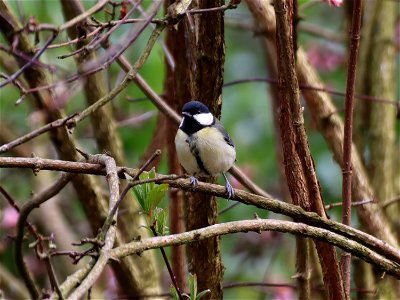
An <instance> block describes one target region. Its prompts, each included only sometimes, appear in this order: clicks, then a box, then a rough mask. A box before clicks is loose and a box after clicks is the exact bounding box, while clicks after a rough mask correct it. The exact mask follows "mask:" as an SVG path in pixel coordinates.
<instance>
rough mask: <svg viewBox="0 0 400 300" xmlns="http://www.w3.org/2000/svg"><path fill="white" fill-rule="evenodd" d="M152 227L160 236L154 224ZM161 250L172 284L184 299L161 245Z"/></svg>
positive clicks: (155, 233) (180, 297)
mask: <svg viewBox="0 0 400 300" xmlns="http://www.w3.org/2000/svg"><path fill="white" fill-rule="evenodd" d="M150 229H151V232H153V234H154V236H158V234H157V231H156V229H155V228H154V225H151V226H150ZM160 251H161V254H162V257H163V259H164V263H165V265H166V266H167V269H168V273H169V277H171V280H172V284H173V285H174V287H175V289H176V292H177V293H178V296H179V299H181V300H182V299H183V296H182V292H181V290H180V289H179V287H178V283H177V282H176V278H175V275H174V271H172V268H171V265H170V264H169V261H168V257H167V254H166V253H165V250H164V248H163V247H160Z"/></svg>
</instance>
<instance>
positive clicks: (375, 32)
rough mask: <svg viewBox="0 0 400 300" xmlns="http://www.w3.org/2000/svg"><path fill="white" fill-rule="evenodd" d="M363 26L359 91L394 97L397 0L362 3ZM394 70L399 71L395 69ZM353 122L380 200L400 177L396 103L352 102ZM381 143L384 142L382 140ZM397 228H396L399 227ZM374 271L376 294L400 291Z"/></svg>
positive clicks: (390, 194) (393, 211) (394, 218)
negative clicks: (353, 104)
mask: <svg viewBox="0 0 400 300" xmlns="http://www.w3.org/2000/svg"><path fill="white" fill-rule="evenodd" d="M364 15H365V17H364V18H365V19H366V20H368V22H366V24H367V26H366V28H365V30H364V31H363V35H362V37H363V40H362V48H361V51H363V55H362V56H361V58H360V65H361V66H363V72H362V73H360V75H361V76H360V77H359V78H358V92H359V93H362V94H365V95H369V96H375V97H379V98H385V99H395V98H396V87H395V82H396V75H397V74H398V73H396V64H395V60H396V48H395V44H394V37H395V25H396V15H397V16H398V7H397V11H396V4H395V3H390V2H388V3H386V2H385V1H374V2H368V1H367V2H366V3H365V13H364ZM397 76H398V75H397ZM355 117H356V120H357V123H356V125H357V127H356V131H355V140H356V142H357V146H358V147H359V149H360V152H361V153H366V152H368V153H369V155H368V157H364V162H365V165H366V167H367V172H368V175H369V177H370V179H371V185H372V188H373V189H374V191H375V196H376V200H377V201H379V202H380V203H383V202H385V201H387V200H390V199H392V198H394V197H395V196H396V192H395V185H396V184H397V182H398V180H399V178H398V177H397V176H396V174H398V173H399V172H398V167H399V166H398V165H397V161H396V155H395V151H396V150H395V147H396V146H395V132H396V130H395V126H396V108H395V106H393V105H387V104H383V103H379V102H369V101H363V102H361V101H358V102H357V106H356V115H355ZM383 145H384V146H383ZM396 180H397V181H396ZM399 209H400V204H399V203H397V204H393V205H392V206H391V207H390V209H386V210H384V211H383V212H384V213H386V215H387V216H388V218H389V220H390V221H391V222H392V225H394V226H393V227H394V229H395V228H396V223H397V225H398V224H399V214H398V211H399ZM397 233H399V231H397ZM379 277H380V274H379V272H378V273H377V281H378V289H379V292H380V296H381V297H383V298H387V299H392V298H393V299H394V298H398V297H400V294H399V293H400V290H397V291H396V288H394V287H395V286H396V284H397V285H398V282H394V281H392V280H390V278H385V279H384V280H381V279H380V278H379Z"/></svg>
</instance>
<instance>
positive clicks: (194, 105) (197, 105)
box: [182, 101, 210, 116]
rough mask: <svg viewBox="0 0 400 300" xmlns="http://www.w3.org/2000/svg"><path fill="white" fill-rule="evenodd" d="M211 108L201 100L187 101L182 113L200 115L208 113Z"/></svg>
mask: <svg viewBox="0 0 400 300" xmlns="http://www.w3.org/2000/svg"><path fill="white" fill-rule="evenodd" d="M209 112H210V110H209V109H208V107H207V106H205V105H204V104H203V103H201V102H199V101H190V102H187V103H185V105H184V106H183V107H182V114H183V115H190V116H194V115H198V114H208V113H209Z"/></svg>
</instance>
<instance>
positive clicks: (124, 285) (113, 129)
mask: <svg viewBox="0 0 400 300" xmlns="http://www.w3.org/2000/svg"><path fill="white" fill-rule="evenodd" d="M61 5H62V9H63V13H64V16H65V19H66V21H69V20H71V19H73V18H74V17H76V16H77V15H80V14H82V13H83V12H84V8H83V6H82V4H81V2H80V1H79V0H62V1H61ZM78 28H80V29H78ZM79 30H80V31H85V32H79ZM84 33H86V29H85V28H82V27H80V26H74V27H71V28H69V29H68V35H69V37H70V38H71V39H75V38H77V37H78V36H80V35H82V34H84ZM86 44H87V43H86V41H81V42H79V43H78V44H77V46H76V47H77V49H79V48H81V47H83V46H85V45H86ZM96 56H97V55H96V53H95V52H93V51H92V52H87V51H83V52H81V54H80V55H78V56H76V62H77V66H78V70H81V69H83V66H84V64H85V63H86V62H88V61H91V60H94V59H96ZM83 87H84V93H85V99H86V102H87V104H88V105H91V104H93V103H95V102H96V101H97V100H99V99H100V98H102V97H104V96H105V95H106V92H107V91H106V89H105V87H106V82H105V78H104V76H103V72H96V73H94V74H91V75H88V76H86V77H85V79H84V81H83ZM90 121H91V124H92V128H93V133H94V136H95V139H96V143H97V147H98V151H99V153H104V152H107V153H109V154H110V155H111V156H112V157H113V158H114V159H115V161H116V163H117V164H118V165H126V159H125V156H124V153H123V147H122V141H121V137H120V135H119V133H118V131H117V125H116V122H115V119H114V117H113V115H112V106H111V103H108V104H106V105H104V106H102V107H101V108H99V109H98V110H96V111H95V112H94V113H93V114H91V116H90ZM125 185H126V184H125V183H122V182H120V190H121V191H122V190H123V189H124V188H125ZM121 209H125V210H127V213H125V214H122V215H121V216H120V217H119V220H118V221H119V222H120V224H119V230H120V231H121V236H123V237H124V240H125V241H131V240H132V239H133V238H135V237H137V236H139V235H143V234H144V232H143V231H142V230H140V225H141V224H143V222H144V221H143V216H138V214H137V212H138V210H139V206H138V203H137V202H136V201H135V200H134V199H133V197H132V194H131V193H128V194H127V195H126V199H124V201H123V202H122V203H121ZM134 215H136V217H135V218H133V217H132V216H134ZM124 263H125V264H132V266H131V267H129V268H121V266H120V265H119V264H117V263H114V272H115V274H116V276H117V278H118V282H119V284H120V287H121V289H122V293H123V294H124V295H132V296H134V295H138V294H143V293H155V292H157V291H159V288H160V287H159V285H158V273H157V270H156V266H155V257H154V253H147V254H145V255H143V256H141V257H140V258H138V257H130V258H127V259H125V262H124ZM135 269H136V271H135V272H136V273H138V272H140V273H138V274H132V273H131V272H132V271H133V270H135Z"/></svg>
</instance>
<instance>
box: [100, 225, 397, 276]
mask: <svg viewBox="0 0 400 300" xmlns="http://www.w3.org/2000/svg"><path fill="white" fill-rule="evenodd" d="M265 230H272V231H278V232H288V233H292V234H296V235H301V236H306V237H311V238H314V239H318V240H320V241H324V242H328V243H331V244H333V245H335V246H337V247H339V248H342V249H345V250H346V251H349V252H351V253H352V254H353V255H355V256H357V257H360V258H362V259H363V260H365V261H368V262H369V263H372V264H375V265H377V266H379V267H380V268H382V269H384V270H385V271H387V272H388V274H390V275H393V276H395V277H397V278H400V268H399V267H400V265H399V264H397V263H395V262H393V261H390V260H388V259H386V258H383V257H382V256H380V255H378V254H376V253H375V252H373V251H371V250H370V249H368V248H367V247H365V246H362V245H361V244H358V243H357V242H355V241H353V240H349V239H347V238H344V237H343V236H340V235H338V234H336V233H332V232H330V231H328V230H326V229H322V228H318V227H313V226H309V225H306V224H303V223H296V222H291V221H281V220H264V219H256V220H245V221H235V222H227V223H222V224H215V225H211V226H208V227H205V228H201V229H196V230H192V231H188V232H184V233H179V234H174V235H169V236H161V237H153V238H147V239H142V240H140V241H134V242H131V243H128V244H125V245H123V246H120V247H117V248H114V249H112V250H110V251H108V252H107V253H105V256H108V258H109V259H119V258H122V257H124V256H126V255H132V254H135V253H139V252H142V251H146V250H149V249H155V248H159V247H166V246H172V245H181V244H187V243H192V242H197V241H199V240H203V239H207V238H211V237H215V236H220V235H225V234H232V233H237V232H248V231H254V232H260V231H265Z"/></svg>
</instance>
